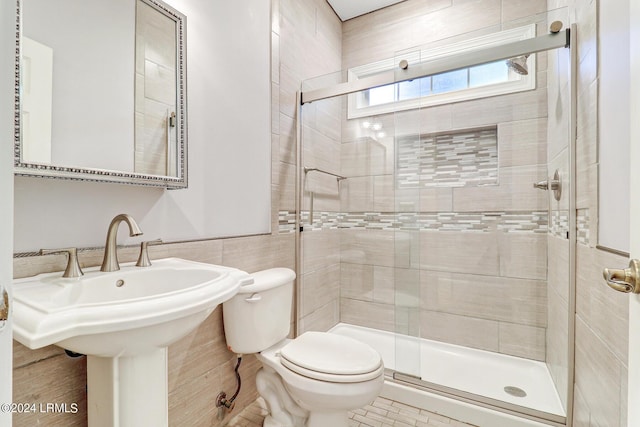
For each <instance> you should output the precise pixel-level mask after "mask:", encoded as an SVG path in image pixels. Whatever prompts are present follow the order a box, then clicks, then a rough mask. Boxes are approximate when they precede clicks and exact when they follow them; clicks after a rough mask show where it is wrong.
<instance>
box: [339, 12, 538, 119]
mask: <svg viewBox="0 0 640 427" xmlns="http://www.w3.org/2000/svg"><path fill="white" fill-rule="evenodd" d="M535 36H536V24H530V25H527V26H523V27H517V28H512V29H509V30H505V31H500V32H496V33H493V34H489V35H485V36H481V37H477V38H473V39H470V40H465V41H462V42H457V43H452V44H449V45H446V46H440V47H435V48H429V49H423V50H415V51H413V52H410V53H407V54H404V55H402V58H398V57H396V58H389V59H385V60H382V61H377V62H373V63H370V64H365V65H361V66H358V67H353V68H350V69H349V70H347V78H348V81H349V82H352V81H356V80H358V79H360V78H364V77H369V76H371V75H373V74H378V73H384V72H389V71H393V70H394V69H395V68H396V66H397V65H396V63H397V62H399V61H400V59H406V60H407V61H408V62H409V67H411V64H419V63H422V62H427V61H432V60H435V59H440V58H444V57H447V56H451V55H458V54H463V53H465V52H470V51H474V50H479V49H483V48H487V47H495V46H500V45H503V44H508V43H512V42H515V41H520V40H526V39H530V38H533V37H535ZM469 68H472V67H467V69H469ZM528 68H529V74H528V75H526V76H523V75H519V74H516V73H515V72H514V71H509V73H510V75H515V76H519V77H520V78H518V79H516V80H509V81H506V82H502V83H494V84H490V85H485V86H478V87H473V88H466V89H460V90H455V91H450V92H442V93H438V94H429V95H425V96H421V97H416V98H412V99H407V100H402V101H392V102H388V103H385V104H378V105H372V106H367V107H358V97H361V96H362V93H363V92H364V91H360V92H356V93H351V94H349V95H348V97H347V118H348V119H356V118H361V117H369V116H375V115H379V114H386V113H392V112H396V111H404V110H411V109H417V108H421V107H432V106H436V105H443V104H449V103H454V102H461V101H469V100H473V99H480V98H486V97H490V96H497V95H506V94H510V93H517V92H523V91H527V90H533V89H535V88H536V74H537V73H536V71H537V70H536V55H535V54H532V55H531V56H529V59H528ZM451 71H454V70H451ZM512 73H513V74H512ZM425 77H426V76H425ZM393 84H394V85H397V84H398V83H393Z"/></svg>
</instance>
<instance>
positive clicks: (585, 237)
mask: <svg viewBox="0 0 640 427" xmlns="http://www.w3.org/2000/svg"><path fill="white" fill-rule="evenodd" d="M576 221H577V228H578V236H577V240H578V243H582V244H583V245H587V246H589V224H590V222H589V221H590V217H589V209H578V216H577V218H576Z"/></svg>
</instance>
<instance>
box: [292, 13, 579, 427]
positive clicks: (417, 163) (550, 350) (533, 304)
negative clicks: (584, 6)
mask: <svg viewBox="0 0 640 427" xmlns="http://www.w3.org/2000/svg"><path fill="white" fill-rule="evenodd" d="M551 15H552V14H551V13H547V14H541V15H537V16H536V17H533V18H531V17H530V18H529V19H528V20H522V22H519V23H511V24H509V25H507V24H502V26H501V28H499V29H484V30H481V31H476V32H474V33H473V34H465V35H462V36H458V37H455V38H451V39H447V40H443V41H441V42H438V43H433V44H432V45H429V46H421V47H420V48H413V49H409V50H404V51H401V52H397V53H396V54H395V56H394V57H393V58H391V59H389V60H386V61H385V60H381V61H380V62H378V63H376V64H373V65H370V66H363V67H358V68H357V69H351V70H348V71H345V72H338V73H335V74H332V75H327V76H320V77H318V78H315V79H310V80H308V81H305V82H304V83H303V86H302V89H301V92H300V94H299V99H298V101H299V104H300V109H299V112H298V114H299V116H298V121H297V125H298V151H297V152H298V159H297V160H298V165H297V179H298V181H297V182H298V191H297V203H296V204H297V217H296V226H295V232H296V234H297V239H296V242H297V254H298V261H297V268H298V283H297V315H296V329H297V333H302V332H304V331H306V330H311V329H323V330H331V331H332V332H334V333H337V334H343V335H347V336H351V337H354V338H357V339H360V340H362V341H364V342H366V343H368V344H370V345H371V346H373V347H374V348H376V349H377V350H378V351H380V353H381V354H382V356H383V360H384V363H385V367H386V369H387V383H388V384H389V385H390V386H391V385H396V386H401V387H403V388H406V389H410V390H415V391H420V392H423V391H424V392H427V393H431V394H433V395H435V396H440V397H444V398H446V399H453V401H457V402H460V403H461V404H464V405H469V404H470V405H471V406H477V407H481V408H487V409H490V410H492V411H497V412H499V413H502V414H506V415H505V416H506V417H511V418H509V419H510V420H511V421H509V422H507V423H506V424H504V425H509V426H513V425H556V426H561V425H571V424H570V423H571V415H570V414H571V407H572V401H573V396H572V393H573V392H572V386H571V385H572V384H573V351H574V350H573V339H574V338H573V336H574V333H573V329H574V324H573V322H574V319H573V316H572V315H571V313H573V312H574V306H575V296H574V295H575V291H574V290H575V273H574V270H575V242H576V232H575V230H576V218H575V180H574V176H575V163H574V158H575V105H574V101H573V99H574V98H575V97H574V94H575V83H574V82H575V49H571V45H572V44H573V45H574V46H575V41H574V38H575V31H573V29H571V28H569V29H565V30H558V22H554V24H553V25H552V26H551V27H552V29H551V30H549V28H550V25H549V23H550V22H552V21H555V20H552V19H550V17H551ZM556 15H557V14H556ZM565 22H567V21H565ZM556 170H557V171H558V172H557V174H556V175H555V176H554V171H556ZM311 172H313V173H311ZM541 181H547V182H549V183H551V182H560V181H561V183H562V193H561V197H559V200H558V199H556V198H554V194H553V193H554V192H553V190H551V191H548V189H549V188H551V187H550V186H547V187H544V186H541V185H538V186H537V187H536V186H535V184H536V183H540V182H541ZM445 415H447V414H445ZM516 419H519V420H523V422H524V423H525V424H517V423H514V421H513V420H516ZM466 421H468V422H472V421H473V420H472V419H469V420H466ZM477 422H478V423H480V421H477ZM526 422H530V424H526ZM509 423H510V424H509ZM536 423H544V424H536ZM479 425H485V424H479ZM495 425H496V426H497V425H498V424H495Z"/></svg>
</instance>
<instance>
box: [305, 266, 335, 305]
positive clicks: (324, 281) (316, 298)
mask: <svg viewBox="0 0 640 427" xmlns="http://www.w3.org/2000/svg"><path fill="white" fill-rule="evenodd" d="M299 289H300V292H301V293H302V295H301V303H302V304H301V307H300V312H301V314H302V316H307V315H309V314H311V313H312V312H314V311H316V310H318V309H319V308H320V307H322V306H324V305H326V304H328V303H329V302H331V301H334V300H335V301H337V300H338V299H339V298H340V264H332V265H330V266H327V267H325V268H321V269H319V270H315V271H312V272H310V273H307V274H304V275H303V277H302V286H300V288H299Z"/></svg>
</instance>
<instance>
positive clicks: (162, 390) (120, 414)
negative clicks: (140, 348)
mask: <svg viewBox="0 0 640 427" xmlns="http://www.w3.org/2000/svg"><path fill="white" fill-rule="evenodd" d="M167 375H168V374H167V348H162V349H157V350H154V351H152V352H149V353H143V354H139V355H135V356H127V357H113V358H110V357H98V356H90V355H87V410H88V415H89V426H90V427H129V426H157V427H163V426H168V425H169V411H168V405H167V397H168V386H167V384H168V382H167Z"/></svg>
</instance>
